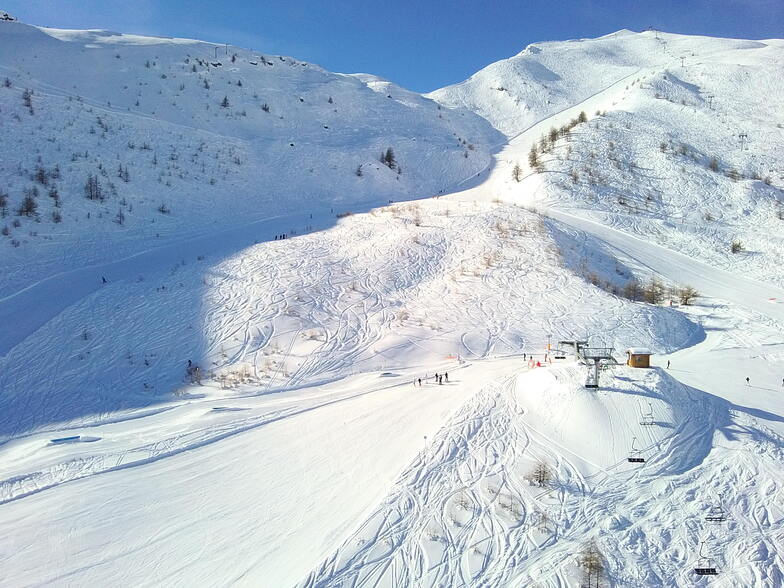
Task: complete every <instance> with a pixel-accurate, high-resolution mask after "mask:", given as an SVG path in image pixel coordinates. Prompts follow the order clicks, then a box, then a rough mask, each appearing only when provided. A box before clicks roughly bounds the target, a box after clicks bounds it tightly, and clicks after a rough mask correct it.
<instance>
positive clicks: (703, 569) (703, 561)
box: [694, 541, 719, 576]
mask: <svg viewBox="0 0 784 588" xmlns="http://www.w3.org/2000/svg"><path fill="white" fill-rule="evenodd" d="M704 548H705V541H700V559H699V561H698V562H697V567H695V568H694V573H695V574H697V575H698V576H718V575H719V572H718V570H717V569H716V566H714V565H713V559H711V558H710V557H706V556H705V554H704V553H703V549H704Z"/></svg>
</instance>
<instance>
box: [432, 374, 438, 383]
mask: <svg viewBox="0 0 784 588" xmlns="http://www.w3.org/2000/svg"><path fill="white" fill-rule="evenodd" d="M433 378H435V381H436V383H438V372H436V375H435V376H433Z"/></svg>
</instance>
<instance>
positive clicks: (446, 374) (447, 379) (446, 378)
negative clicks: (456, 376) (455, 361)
mask: <svg viewBox="0 0 784 588" xmlns="http://www.w3.org/2000/svg"><path fill="white" fill-rule="evenodd" d="M444 379H445V380H446V381H447V382H449V374H448V373H446V372H444Z"/></svg>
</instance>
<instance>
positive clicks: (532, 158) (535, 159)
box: [528, 145, 539, 169]
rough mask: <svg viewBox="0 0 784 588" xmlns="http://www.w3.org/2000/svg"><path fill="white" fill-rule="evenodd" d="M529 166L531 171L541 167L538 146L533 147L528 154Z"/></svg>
mask: <svg viewBox="0 0 784 588" xmlns="http://www.w3.org/2000/svg"><path fill="white" fill-rule="evenodd" d="M528 165H529V166H530V167H531V169H537V168H538V167H539V154H538V153H537V151H536V145H532V146H531V150H530V151H529V152H528Z"/></svg>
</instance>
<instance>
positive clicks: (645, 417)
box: [640, 402, 656, 427]
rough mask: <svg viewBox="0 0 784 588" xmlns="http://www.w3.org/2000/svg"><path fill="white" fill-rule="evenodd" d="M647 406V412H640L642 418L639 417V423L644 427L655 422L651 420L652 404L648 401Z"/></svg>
mask: <svg viewBox="0 0 784 588" xmlns="http://www.w3.org/2000/svg"><path fill="white" fill-rule="evenodd" d="M648 408H649V410H648V412H644V413H642V418H641V419H640V424H641V425H643V426H646V427H648V426H651V425H655V424H656V423H654V422H653V405H652V404H651V403H650V402H649V403H648Z"/></svg>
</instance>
